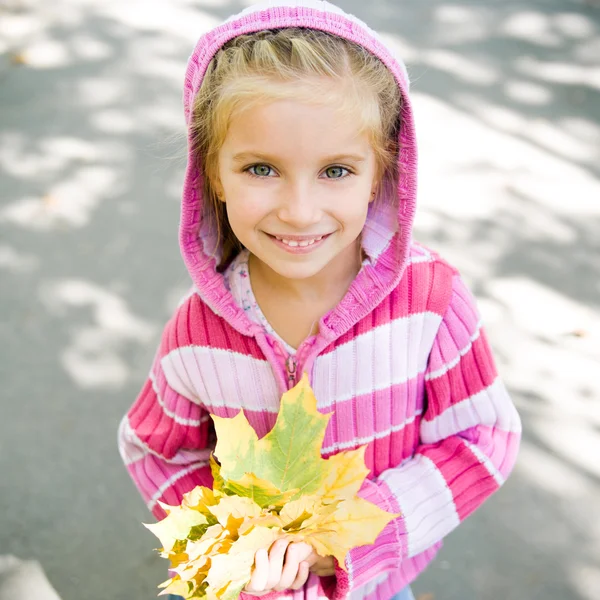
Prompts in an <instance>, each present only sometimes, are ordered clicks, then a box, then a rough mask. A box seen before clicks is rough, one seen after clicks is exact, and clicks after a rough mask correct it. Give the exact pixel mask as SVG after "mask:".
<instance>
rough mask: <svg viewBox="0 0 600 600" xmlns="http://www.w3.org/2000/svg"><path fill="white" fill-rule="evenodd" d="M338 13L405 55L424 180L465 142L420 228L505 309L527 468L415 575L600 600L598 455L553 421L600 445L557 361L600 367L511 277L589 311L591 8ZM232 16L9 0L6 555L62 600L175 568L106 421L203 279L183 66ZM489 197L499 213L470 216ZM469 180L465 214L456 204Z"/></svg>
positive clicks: (0, 163) (593, 162)
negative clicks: (525, 304) (184, 193)
mask: <svg viewBox="0 0 600 600" xmlns="http://www.w3.org/2000/svg"><path fill="white" fill-rule="evenodd" d="M340 5H341V6H342V7H343V8H345V9H347V10H349V11H350V12H353V13H355V14H356V15H357V16H359V17H361V18H363V19H365V20H366V21H367V22H368V23H369V24H370V25H372V26H373V27H374V28H375V29H378V30H380V31H383V32H384V34H385V36H386V38H387V39H388V40H389V41H390V43H392V44H394V45H395V46H396V47H397V48H398V50H399V51H401V52H402V54H403V55H404V56H405V57H406V60H407V62H408V63H409V66H410V72H411V74H412V78H413V90H414V93H415V107H416V112H417V129H420V130H421V131H424V132H425V133H423V134H420V135H421V136H422V141H423V144H422V146H421V147H422V148H423V150H422V153H421V154H422V157H423V161H424V162H425V164H426V167H425V169H426V172H430V171H431V170H432V167H431V165H432V164H433V163H434V162H435V161H436V160H440V164H441V163H442V162H443V156H444V155H448V156H450V155H454V154H457V155H458V154H460V153H461V150H462V149H463V147H462V146H461V142H462V141H464V140H461V133H462V132H461V130H460V127H462V125H461V126H457V125H453V123H454V124H456V123H461V124H463V123H464V124H465V125H466V127H467V130H468V132H471V133H467V130H465V135H467V136H471V137H469V138H468V139H469V142H470V144H469V148H468V152H466V154H465V158H464V159H463V160H462V162H460V161H459V164H452V165H451V168H450V170H451V171H452V178H449V180H448V186H446V182H445V181H442V182H440V184H439V186H438V185H433V184H427V183H425V185H424V186H423V189H424V192H423V194H424V214H425V215H426V217H427V218H426V221H424V223H426V224H425V225H421V224H419V223H418V224H417V233H418V234H419V237H421V238H422V239H423V241H425V242H426V243H428V244H430V245H431V246H433V247H435V248H439V249H440V250H442V251H448V252H449V253H450V255H451V256H452V259H453V262H454V263H455V264H457V266H459V267H460V268H461V269H463V270H464V271H465V273H466V275H467V276H468V277H469V280H470V282H471V283H472V286H473V289H474V290H475V292H476V294H477V295H478V297H480V298H481V299H482V300H483V301H484V302H488V303H491V304H493V305H494V306H495V307H496V309H497V310H498V311H500V312H499V314H500V315H501V316H502V319H501V320H500V322H499V323H498V324H497V325H496V326H495V328H494V327H492V328H491V332H492V333H494V332H497V337H495V336H492V340H497V341H496V347H497V350H498V355H499V357H500V362H501V364H502V366H503V367H505V368H506V369H507V381H508V383H509V385H510V387H511V389H512V391H513V394H514V397H515V400H516V402H517V403H518V406H519V409H520V411H521V414H522V416H523V420H524V426H525V438H524V443H523V453H522V459H521V461H520V463H519V465H518V467H517V469H516V471H515V474H514V476H513V477H512V478H511V480H510V481H509V483H508V484H507V485H506V487H505V488H504V489H503V490H502V491H501V492H500V493H499V494H498V495H497V496H496V497H495V498H493V499H492V500H491V501H490V502H489V503H488V504H486V506H485V507H484V508H482V509H481V510H480V511H478V512H477V513H476V514H475V515H474V516H473V518H471V519H469V520H468V521H467V522H465V524H464V525H463V526H462V527H461V528H459V530H458V531H456V532H455V533H454V534H453V535H452V536H450V538H449V540H448V542H447V544H446V548H445V550H444V551H443V552H442V554H441V556H440V558H439V559H438V560H437V561H436V563H435V564H434V565H433V566H432V567H431V568H430V570H429V571H428V572H427V573H426V574H425V575H424V576H423V577H422V578H421V580H419V582H418V583H417V585H416V586H415V587H416V589H417V591H418V592H419V593H422V594H426V593H432V594H434V597H435V599H436V600H442V599H446V600H452V599H456V600H458V599H463V598H473V599H477V600H497V599H499V598H502V599H503V600H513V599H514V600H517V598H518V599H519V600H521V599H522V598H527V599H528V600H536V599H538V598H539V599H542V598H544V599H550V600H589V599H592V598H597V597H599V596H600V591H598V590H599V586H600V563H599V561H598V558H597V557H598V556H599V552H598V537H599V536H598V534H599V532H598V528H597V527H596V526H595V525H594V523H598V522H600V519H598V518H595V519H594V518H593V517H594V516H596V517H598V516H600V515H598V509H597V508H595V507H593V504H594V503H593V501H592V500H593V498H594V497H597V494H598V491H599V490H600V485H599V480H598V479H599V475H598V470H597V469H594V468H593V467H589V462H586V461H585V460H578V459H576V458H573V456H571V455H569V453H568V452H566V451H564V447H563V446H562V445H561V443H559V441H557V438H556V436H555V437H554V438H553V437H552V435H554V432H555V431H556V430H557V428H558V426H559V425H561V424H562V422H563V421H561V420H562V419H564V414H563V413H562V412H561V409H560V402H561V401H562V402H569V403H570V407H571V408H570V409H569V410H570V412H569V413H568V424H569V426H571V427H572V428H573V431H574V435H575V436H578V435H582V433H581V432H582V431H583V432H585V433H586V435H587V434H589V433H593V434H594V435H595V436H596V437H597V434H598V431H599V430H600V418H598V419H596V417H594V418H593V419H590V418H589V413H588V414H587V417H586V412H585V410H584V409H583V408H581V410H579V408H577V407H585V406H593V407H594V410H595V411H596V412H594V413H593V414H594V415H597V410H598V409H597V408H596V406H597V405H598V399H599V398H598V387H597V384H596V383H595V382H591V381H588V380H587V379H589V377H590V376H589V373H590V372H591V371H588V372H586V373H585V374H584V376H583V378H582V379H581V380H579V381H578V382H576V385H575V384H574V383H573V382H569V381H566V380H564V379H560V377H559V376H558V375H557V374H556V371H557V370H560V364H557V362H556V361H558V360H560V357H561V356H562V354H560V352H568V353H569V356H572V357H574V358H573V360H580V362H581V361H583V362H582V364H587V363H586V362H585V361H589V362H590V364H593V361H594V357H593V355H591V354H590V353H589V349H588V347H589V343H588V344H587V345H586V340H585V336H586V331H583V332H579V334H577V332H575V333H576V334H577V335H579V337H581V338H583V339H582V340H579V339H575V338H573V337H570V338H569V339H568V340H566V338H565V337H564V336H565V335H571V334H572V333H573V332H572V331H571V330H569V329H568V327H567V329H564V330H561V329H552V330H551V331H550V332H544V331H537V330H530V329H527V328H526V327H521V324H520V323H521V322H520V321H519V314H517V313H518V307H515V303H514V302H513V301H512V300H511V295H510V292H511V291H512V290H516V291H515V293H517V292H518V293H529V292H528V290H530V289H531V290H534V292H535V293H538V294H541V297H546V296H544V294H546V295H549V296H551V297H552V299H553V301H556V302H557V303H558V304H557V306H560V307H563V306H566V307H569V306H576V307H577V310H581V311H582V312H581V314H582V315H583V316H582V317H581V319H582V321H581V322H582V323H583V322H585V323H588V322H589V321H588V320H586V319H587V318H588V317H587V315H588V312H589V311H597V309H598V307H599V306H600V290H599V284H598V282H599V281H600V260H598V256H599V250H600V248H599V246H600V242H599V241H598V235H597V231H598V230H599V227H600V213H599V212H598V210H597V208H596V209H595V211H594V210H593V209H590V203H589V200H590V196H589V195H590V194H591V193H592V192H593V191H595V193H596V197H597V192H598V189H599V188H598V179H599V177H600V173H599V171H600V169H599V167H598V165H599V164H600V125H599V122H600V118H599V117H600V114H599V113H600V101H599V100H600V97H599V96H600V79H599V75H598V73H599V68H600V67H599V66H598V59H597V57H598V56H599V55H600V35H599V29H600V27H599V22H600V16H599V11H598V9H597V8H594V7H593V6H589V5H587V4H584V3H580V2H574V1H573V2H564V1H563V2H559V1H558V0H554V1H551V2H545V3H542V2H539V1H538V2H534V1H531V2H527V3H517V2H504V3H500V2H496V3H486V4H485V5H482V4H481V3H476V2H459V3H454V4H452V5H447V4H446V3H441V2H430V3H422V2H421V3H419V2H412V1H411V2H408V1H407V2H404V3H402V9H401V10H400V9H399V8H398V3H396V2H394V1H393V0H375V1H374V2H371V3H369V4H368V5H365V4H362V3H358V2H354V1H346V2H344V1H341V2H340ZM67 8H68V10H67ZM240 8H243V5H242V4H240V3H237V2H230V3H227V2H220V3H219V2H218V0H212V1H206V2H201V1H191V0H190V1H184V0H181V1H179V2H172V3H170V5H168V4H167V3H160V2H157V3H156V4H155V5H154V8H153V9H152V10H143V9H142V8H141V7H140V6H138V5H136V4H135V3H130V4H128V3H125V4H121V5H119V4H117V3H99V2H98V3H94V2H84V1H81V2H76V3H64V2H57V3H56V4H53V6H52V7H45V6H40V7H33V5H26V4H23V5H19V4H13V5H8V4H6V3H5V4H2V3H0V21H2V20H4V23H5V25H0V42H1V43H3V49H4V54H3V55H2V56H0V59H1V62H0V105H1V106H2V113H1V115H0V123H1V129H0V168H1V169H2V198H1V201H2V202H1V204H0V270H1V273H2V295H1V297H0V311H1V313H2V314H3V315H4V319H2V323H0V335H1V337H2V339H3V340H4V346H3V347H4V352H3V353H2V361H0V379H1V380H2V381H3V382H4V387H3V394H2V398H3V402H2V409H3V419H2V420H1V422H0V450H1V451H0V468H1V470H2V473H3V484H2V507H3V516H2V519H1V521H0V531H1V532H2V535H1V536H0V539H1V540H2V545H3V546H2V548H1V549H0V550H1V553H12V554H15V555H18V556H21V557H23V558H29V557H32V558H37V559H39V560H40V561H41V563H42V564H43V565H44V567H45V569H46V571H47V573H48V576H49V578H50V580H51V581H52V583H53V585H54V586H55V587H56V589H57V590H58V591H59V593H60V594H61V597H62V598H63V600H75V598H80V597H85V598H89V599H90V600H95V599H96V598H97V599H100V598H111V599H114V600H121V599H122V600H126V599H127V600H131V599H132V598H135V599H139V600H142V599H143V598H151V597H154V595H155V593H156V590H155V585H156V584H157V583H159V582H160V581H161V580H163V579H164V578H165V572H164V565H163V564H162V562H163V561H162V560H161V559H159V558H158V557H156V556H155V554H154V553H153V552H152V549H153V547H154V537H153V536H152V535H151V534H149V533H148V532H146V531H145V530H144V528H143V527H142V526H141V522H142V521H144V520H149V519H150V517H149V515H148V514H147V513H146V510H145V508H144V506H143V504H142V503H141V501H140V499H139V498H138V496H137V492H136V491H135V489H134V488H133V485H132V484H131V482H130V481H129V479H128V478H127V475H126V473H125V470H124V468H123V467H122V465H121V462H120V459H119V457H118V454H117V449H116V429H117V424H118V421H119V419H120V418H121V416H122V415H123V413H124V412H125V411H126V409H127V408H128V407H129V405H130V404H131V403H132V402H133V400H134V398H135V396H136V394H137V392H138V389H139V387H140V385H141V383H142V381H143V379H144V378H145V376H146V373H147V370H148V368H149V365H150V361H151V358H152V356H153V353H154V348H155V344H156V342H157V339H158V335H159V333H160V330H161V327H162V326H163V323H164V321H165V319H166V318H167V316H168V315H169V312H170V310H171V308H172V307H173V306H174V305H175V303H176V301H177V299H178V297H179V296H180V295H181V294H182V293H183V292H184V291H185V290H186V288H187V285H188V282H187V276H186V273H185V270H184V268H183V265H182V262H181V260H180V258H179V253H178V248H177V222H178V212H177V210H178V209H177V205H178V195H179V190H180V186H181V182H182V175H183V167H184V156H185V148H184V139H183V134H182V132H183V117H182V114H181V112H182V111H181V110H180V106H181V82H182V80H183V72H184V69H185V62H186V59H187V56H188V55H189V53H190V52H191V49H192V45H193V40H194V39H195V37H196V34H197V33H198V32H200V31H202V30H205V29H206V28H208V27H210V26H212V25H214V24H216V23H217V22H218V21H220V20H221V19H222V18H224V17H226V16H229V15H230V14H231V13H232V12H234V11H236V10H238V9H240ZM7 24H8V25H7ZM9 25H10V26H11V27H12V29H11V28H9ZM15 31H16V32H17V33H15ZM19 32H21V33H19ZM421 115H422V116H423V120H422V121H420V120H419V118H420V116H421ZM446 119H448V120H446ZM457 129H458V131H457ZM495 144H496V145H497V148H498V149H497V151H493V147H496V146H494V145H495ZM490 146H491V147H492V150H490ZM429 150H431V154H430V153H429ZM428 156H429V157H431V156H433V157H434V158H433V159H431V158H428ZM440 157H442V158H440ZM528 157H531V158H532V163H531V168H530V165H529V163H528V162H527V161H528ZM428 162H429V166H427V164H428ZM534 162H535V165H534V164H533V163H534ZM436 164H437V163H436ZM435 168H437V167H435V166H434V167H433V169H435ZM440 172H442V171H440ZM465 182H466V183H467V184H468V182H475V183H474V185H475V189H473V188H467V191H466V192H465V188H463V184H464V183H465ZM480 182H483V183H481V185H482V188H481V192H479V191H478V190H477V189H476V186H477V185H479V184H480ZM471 185H473V184H472V183H471ZM447 190H451V191H452V193H450V194H448V193H447ZM442 191H445V193H441V192H442ZM488 191H491V193H492V194H493V195H494V194H495V198H496V200H495V201H494V204H493V205H487V204H486V206H487V208H486V209H485V210H483V209H479V208H477V204H478V201H479V197H478V194H479V193H481V195H482V198H483V196H485V194H486V193H487V192H488ZM467 196H468V202H469V203H470V205H473V206H474V208H473V210H471V211H470V212H468V214H467V213H465V212H464V211H463V210H460V209H459V210H458V211H456V209H455V207H453V204H454V205H459V204H460V203H462V202H463V201H466V199H467ZM481 202H482V203H484V204H485V202H487V200H483V199H482V200H481ZM457 208H459V207H457ZM515 282H517V283H518V282H521V283H520V284H519V285H521V287H518V286H517V283H515ZM522 282H526V287H525V288H523V287H522V285H523V283H522ZM511 286H512V287H511ZM527 286H529V287H527ZM523 289H525V291H523ZM507 291H508V292H509V294H508V295H507V293H506V292H507ZM561 302H564V303H565V304H564V305H563V304H561ZM577 314H579V313H577ZM506 322H510V325H509V326H507V330H506V331H508V332H509V333H506V331H505V330H504V328H503V323H506ZM565 322H566V323H567V325H570V321H568V319H567V320H566V321H565ZM504 336H509V337H504ZM565 340H566V341H565ZM580 341H581V344H579V342H580ZM513 344H523V345H524V346H523V347H526V348H535V349H536V350H535V352H538V351H539V348H542V347H546V346H547V347H548V348H549V350H548V352H550V354H549V355H548V356H551V359H552V361H554V362H553V363H551V364H548V362H547V361H546V362H544V360H542V359H540V362H538V363H532V364H529V363H526V361H525V359H526V357H522V356H521V355H519V354H518V353H515V352H513V348H514V346H513ZM535 352H534V353H535ZM540 356H541V355H540ZM578 357H580V359H579V358H578ZM521 360H523V361H525V362H523V363H521ZM521 364H527V365H528V366H527V367H521V366H520V365H521ZM520 369H528V373H529V375H530V376H529V378H528V377H522V376H521V373H520ZM536 369H537V370H536ZM544 369H547V370H548V371H549V373H546V374H545V371H544ZM551 376H555V377H557V379H556V380H552V379H548V378H549V377H551ZM586 376H587V379H585V377H586ZM523 380H525V383H523ZM544 382H545V385H544ZM571 383H573V385H571ZM553 386H554V387H553ZM569 386H570V387H569ZM553 389H554V391H553ZM557 389H560V390H563V389H566V390H569V392H568V398H563V397H560V398H557V396H556V390H557ZM573 407H575V408H573ZM548 432H550V433H548ZM549 438H551V439H550V441H549ZM584 454H585V452H584ZM565 478H566V479H565ZM561 481H562V482H564V481H567V484H563V483H561Z"/></svg>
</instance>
